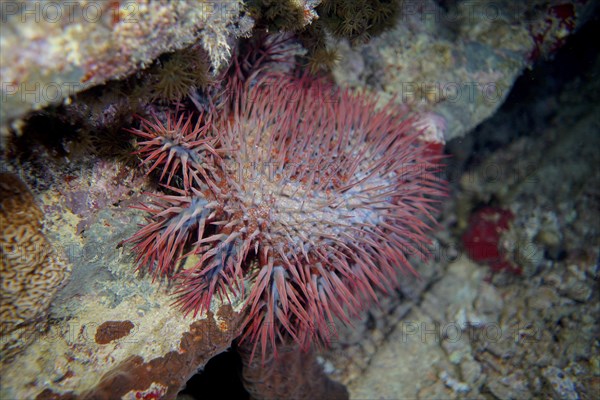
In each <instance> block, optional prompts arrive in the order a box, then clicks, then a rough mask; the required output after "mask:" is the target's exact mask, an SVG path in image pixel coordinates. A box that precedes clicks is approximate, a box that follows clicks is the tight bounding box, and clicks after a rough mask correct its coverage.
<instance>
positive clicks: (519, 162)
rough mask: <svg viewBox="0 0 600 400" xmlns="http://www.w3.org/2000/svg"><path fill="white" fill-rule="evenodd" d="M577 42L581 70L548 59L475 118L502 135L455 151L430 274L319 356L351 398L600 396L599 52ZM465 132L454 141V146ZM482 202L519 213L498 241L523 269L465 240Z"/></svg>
mask: <svg viewBox="0 0 600 400" xmlns="http://www.w3.org/2000/svg"><path fill="white" fill-rule="evenodd" d="M574 47H575V46H574ZM578 51H579V53H581V54H585V55H586V57H589V58H586V61H587V62H586V63H582V64H581V65H579V66H578V67H575V66H573V67H572V68H573V69H574V71H576V72H578V73H579V75H576V76H572V77H565V76H564V75H562V74H560V75H554V76H553V75H551V74H550V73H549V69H551V67H546V70H545V73H546V75H544V76H547V78H546V79H547V81H546V82H547V84H546V85H539V86H532V87H530V90H531V92H532V93H531V94H530V95H526V94H524V93H520V96H522V97H519V98H520V99H521V102H520V103H516V105H512V106H509V107H508V108H503V109H502V110H501V111H500V112H499V113H498V115H497V116H494V117H493V118H492V119H491V120H490V121H489V123H486V124H484V125H482V126H481V127H480V128H479V129H478V131H477V134H478V137H477V138H478V139H480V142H481V143H483V139H482V138H487V140H488V141H490V142H492V143H498V142H499V143H502V145H498V144H496V146H495V147H494V146H489V148H490V149H493V150H486V151H485V152H483V151H482V152H480V153H474V154H475V156H474V157H475V159H476V162H474V163H472V164H469V165H470V167H469V168H467V169H461V168H460V165H461V162H462V161H461V160H460V157H457V158H458V159H457V160H455V161H456V163H457V164H458V165H459V168H458V169H453V170H452V171H450V173H453V171H454V172H456V171H462V172H461V173H460V176H457V177H456V178H454V180H452V183H453V184H454V185H455V186H456V190H455V192H454V194H453V196H452V199H451V200H450V201H449V203H448V205H449V207H452V208H453V210H447V212H446V213H445V219H444V221H443V222H442V226H444V227H445V229H443V231H442V232H440V234H438V241H437V243H435V244H434V246H433V247H434V249H435V250H434V254H435V256H436V257H435V259H434V260H433V261H432V263H433V264H435V267H434V268H435V272H434V273H428V272H427V271H429V270H430V269H431V266H429V265H425V266H423V267H422V268H420V269H419V271H421V272H424V275H423V280H424V281H425V284H424V285H423V286H417V287H416V288H415V287H412V289H411V290H407V288H406V287H403V288H402V290H401V292H402V294H401V295H400V296H397V297H396V299H395V300H394V299H391V300H388V301H386V302H384V303H383V304H382V306H383V309H382V310H379V311H377V310H373V311H371V312H370V313H369V315H367V316H366V317H365V319H364V320H363V321H360V322H359V323H357V326H356V327H355V330H354V331H353V332H347V333H346V332H345V333H344V334H343V335H341V337H340V339H339V343H338V346H336V347H334V349H333V351H332V352H331V353H325V354H323V355H322V357H323V364H324V365H325V366H328V367H329V369H328V371H329V372H330V373H332V375H333V376H336V377H339V379H340V380H341V381H342V382H344V383H347V384H348V388H349V391H350V393H351V398H381V397H383V398H479V397H486V396H490V397H492V398H498V399H510V398H536V397H548V398H580V399H588V398H595V397H597V393H598V392H599V390H600V388H599V386H598V376H600V368H599V367H598V366H599V363H600V361H599V359H598V354H599V353H598V352H599V347H598V346H599V345H598V341H597V333H598V331H599V329H600V327H599V324H598V321H597V319H596V318H594V316H595V315H597V313H598V312H600V298H599V296H598V291H597V282H598V279H599V276H600V270H599V264H598V262H599V261H598V255H599V254H600V229H599V228H598V227H599V226H600V219H599V218H600V217H599V216H600V200H599V199H600V198H599V196H598V189H597V188H598V187H600V175H599V174H598V171H597V168H596V166H597V165H598V164H599V163H600V158H599V155H598V152H597V151H596V149H597V148H598V146H599V145H600V139H599V136H598V134H597V132H598V129H599V127H600V119H599V118H598V113H597V107H598V106H597V104H598V101H599V100H600V99H599V98H598V89H597V87H598V81H597V79H595V78H594V77H595V72H591V71H595V70H597V65H598V62H599V60H600V57H599V56H598V52H595V54H590V53H589V50H587V49H586V47H585V45H583V46H581V48H580V49H579V50H578ZM579 53H577V51H575V53H567V54H566V55H564V56H560V57H564V59H565V60H572V59H573V58H577V57H580V56H579V55H578V54H579ZM559 65H564V64H559ZM558 70H560V67H559V68H558ZM548 87H551V88H552V89H549V88H548ZM557 88H559V89H557ZM520 90H524V89H520ZM523 98H525V99H527V100H528V102H527V105H526V106H524V105H523V101H522V99H523ZM523 114H525V115H528V118H518V117H517V116H518V115H523ZM529 116H530V117H529ZM500 138H502V140H501V141H500ZM471 140H475V139H473V138H472V137H471V138H470V137H466V138H465V139H464V140H462V139H461V140H460V141H457V143H454V144H453V143H451V144H450V146H449V147H450V148H451V149H457V150H455V155H458V156H459V155H460V151H463V148H465V147H466V149H467V150H469V147H468V146H469V143H470V141H471ZM481 143H480V144H479V146H480V147H479V148H486V146H483V145H482V144H481ZM473 148H475V146H473ZM469 154H471V155H472V156H473V153H469ZM490 204H492V205H494V206H497V207H502V208H504V209H508V210H510V211H511V212H512V213H513V214H514V219H513V220H512V222H511V223H510V227H509V229H508V231H506V232H505V233H503V235H502V236H501V240H500V241H499V242H498V251H499V252H500V253H501V254H503V255H504V256H505V257H506V260H507V261H508V262H510V263H512V264H513V265H514V266H516V267H518V268H519V269H520V270H522V274H521V275H513V274H511V273H509V272H506V271H505V272H501V273H496V274H492V273H491V272H490V266H489V265H478V264H476V263H474V262H472V261H470V260H469V259H468V257H467V254H466V253H464V252H463V253H461V251H462V249H461V242H460V235H461V233H462V232H464V230H465V229H467V227H468V224H469V216H470V215H471V214H472V213H473V212H474V211H476V210H478V209H480V208H481V207H483V206H488V205H490ZM409 283H410V280H408V282H407V285H406V286H409ZM420 287H424V289H420ZM390 305H391V306H390ZM402 309H404V310H406V309H409V311H408V312H406V311H404V312H400V311H401V310H402ZM390 310H391V312H390ZM394 311H395V312H398V314H395V313H394ZM399 317H401V318H402V319H400V318H399ZM382 332H384V333H383V334H382ZM355 334H356V335H358V336H359V337H361V338H360V339H352V338H354V336H353V335H355ZM382 336H383V339H381V337H382ZM349 354H352V355H349Z"/></svg>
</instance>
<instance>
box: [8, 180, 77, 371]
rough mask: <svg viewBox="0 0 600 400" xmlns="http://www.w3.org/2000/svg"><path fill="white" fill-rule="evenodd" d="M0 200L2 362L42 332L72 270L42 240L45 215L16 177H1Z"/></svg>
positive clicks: (45, 241) (44, 240)
mask: <svg viewBox="0 0 600 400" xmlns="http://www.w3.org/2000/svg"><path fill="white" fill-rule="evenodd" d="M0 199H1V201H0V226H1V227H2V234H1V235H0V253H1V254H0V282H1V288H2V290H1V291H0V294H1V296H0V316H1V319H2V326H1V327H2V330H1V332H2V337H3V342H2V349H1V350H2V353H1V361H2V362H5V361H7V360H9V359H10V358H11V357H12V356H14V355H15V354H16V353H18V352H19V351H20V350H21V349H22V348H23V347H24V346H26V345H27V343H28V342H29V341H31V340H33V338H34V336H35V335H34V333H35V331H36V330H41V329H43V328H44V326H45V322H46V321H45V317H46V312H47V310H48V307H49V306H50V300H51V299H52V297H53V296H54V294H55V293H56V291H57V290H58V289H59V288H60V287H61V285H62V284H63V283H64V281H65V279H67V278H68V277H69V274H70V269H69V267H68V264H66V263H63V262H61V260H60V259H59V257H58V255H57V254H56V253H55V251H54V250H53V249H52V248H51V247H50V244H49V243H48V241H47V240H46V238H45V237H44V234H43V231H42V221H43V214H42V211H41V210H40V208H39V207H38V206H37V205H36V204H35V201H34V198H33V195H32V194H31V192H30V191H29V189H28V188H27V186H26V185H25V183H23V181H21V179H19V177H18V176H16V175H14V174H10V173H2V174H0Z"/></svg>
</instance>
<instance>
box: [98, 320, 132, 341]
mask: <svg viewBox="0 0 600 400" xmlns="http://www.w3.org/2000/svg"><path fill="white" fill-rule="evenodd" d="M132 329H133V323H132V322H131V321H106V322H104V323H103V324H102V325H100V326H99V327H98V329H96V337H95V339H96V343H98V344H108V343H110V342H112V341H113V340H118V339H121V338H122V337H124V336H127V335H129V332H131V330H132Z"/></svg>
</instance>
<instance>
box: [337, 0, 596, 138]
mask: <svg viewBox="0 0 600 400" xmlns="http://www.w3.org/2000/svg"><path fill="white" fill-rule="evenodd" d="M439 3H442V2H436V1H433V0H424V1H405V2H404V4H403V6H402V8H401V10H402V12H401V18H400V21H399V23H398V24H397V25H396V27H395V28H394V29H393V30H391V31H389V32H386V33H384V34H383V35H381V36H380V37H377V38H374V39H373V40H372V41H370V42H369V43H368V44H366V45H364V46H359V47H357V48H351V47H349V46H347V45H343V44H342V46H341V48H340V54H341V56H342V60H343V61H342V62H340V63H339V64H338V67H337V68H336V69H335V70H334V74H335V77H336V80H337V82H338V83H340V84H342V85H348V86H352V87H357V88H363V87H367V88H368V89H370V90H373V91H375V92H377V93H378V94H379V95H381V97H382V99H385V100H387V99H388V98H391V97H394V96H396V97H397V101H401V102H402V103H403V104H407V105H408V106H409V107H412V108H415V109H417V110H419V112H425V111H429V112H430V113H433V114H434V115H438V116H440V117H442V118H443V120H445V122H446V127H445V129H444V130H445V133H444V135H445V139H446V141H448V140H451V139H453V138H456V137H460V136H463V135H465V134H466V133H467V132H469V131H470V130H471V129H472V128H474V127H475V126H477V125H478V124H479V123H480V122H481V121H483V120H485V119H486V118H488V117H489V116H490V115H492V114H493V113H494V112H495V111H496V110H497V108H498V107H499V106H500V105H501V104H502V103H503V102H504V99H505V98H506V95H507V94H508V92H509V91H510V88H511V87H512V85H513V83H514V81H515V80H516V79H517V77H518V76H519V75H520V74H521V73H522V72H523V70H524V69H525V68H526V67H527V66H529V65H530V64H531V63H532V61H534V60H535V59H536V58H538V57H540V56H543V55H547V54H548V53H549V52H551V51H553V50H555V49H556V48H557V47H559V46H560V44H562V41H563V40H564V38H565V37H566V36H568V35H569V34H570V33H571V32H573V31H574V30H575V29H576V28H577V26H579V25H581V24H582V23H583V22H585V21H586V20H587V19H589V17H590V13H591V12H592V11H593V9H594V7H595V6H594V5H593V4H592V3H593V2H589V1H583V2H572V3H565V2H562V1H547V0H536V1H530V2H526V3H522V4H518V3H515V2H514V1H506V0H501V1H497V0H489V1H488V0H484V1H475V2H471V1H464V2H461V1H457V2H454V1H453V2H443V3H445V5H446V6H447V8H443V7H442V6H440V5H439ZM559 5H562V6H564V7H566V8H567V10H566V11H565V13H564V14H561V17H560V18H559V17H557V16H556V15H555V13H556V11H555V7H557V6H559ZM539 31H543V32H544V34H543V35H541V34H540V33H539Z"/></svg>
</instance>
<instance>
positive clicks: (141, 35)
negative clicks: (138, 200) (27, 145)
mask: <svg viewBox="0 0 600 400" xmlns="http://www.w3.org/2000/svg"><path fill="white" fill-rule="evenodd" d="M241 11H242V4H241V2H240V1H239V0H218V1H212V2H201V3H198V2H197V1H194V0H192V1H187V0H180V1H175V2H171V1H167V0H160V1H149V0H140V1H135V2H119V1H96V2H71V1H67V0H61V1H49V0H40V1H35V2H28V1H14V2H12V1H11V2H3V3H2V28H1V29H2V30H1V33H2V52H1V55H0V75H2V81H3V84H2V88H1V89H2V92H1V93H2V107H1V109H0V126H1V127H2V135H5V134H6V132H5V130H6V127H7V126H8V124H10V123H11V121H12V120H13V119H15V118H19V117H21V116H22V115H23V114H25V113H26V112H27V111H30V110H31V109H40V108H42V107H44V106H46V105H48V104H50V103H60V102H61V101H62V100H63V99H66V98H68V97H70V96H73V95H75V94H76V93H78V92H81V91H83V90H84V89H87V88H89V87H91V86H93V85H97V84H101V83H104V82H106V81H108V80H109V79H116V78H122V77H125V76H127V75H130V74H132V73H133V72H135V71H136V70H137V69H139V68H140V67H143V66H144V65H149V64H151V63H152V61H153V60H154V59H156V58H157V57H158V56H159V55H161V54H163V53H166V52H172V51H174V50H178V49H182V48H184V47H187V46H189V45H191V44H194V43H196V42H198V40H200V43H201V45H202V46H203V47H204V49H205V50H206V51H207V53H208V55H209V57H210V60H211V65H212V68H213V69H214V70H218V69H219V68H220V67H221V66H222V65H224V64H226V63H227V60H228V59H229V56H230V51H231V40H232V38H234V37H235V36H242V35H245V34H246V33H247V32H248V31H249V30H250V29H251V28H252V22H251V21H248V20H247V19H244V20H243V21H242V20H240V13H241ZM242 22H243V23H242ZM199 32H200V33H199Z"/></svg>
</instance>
